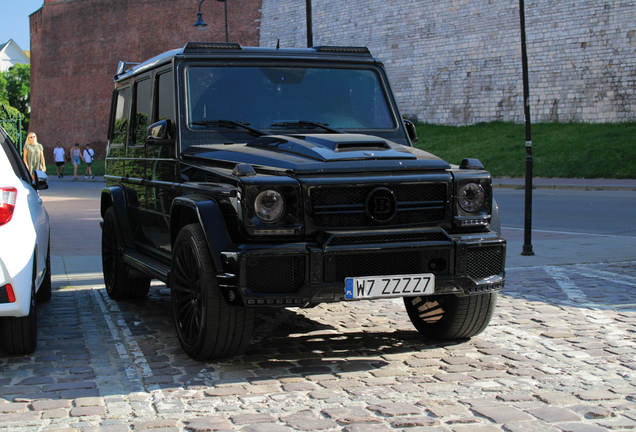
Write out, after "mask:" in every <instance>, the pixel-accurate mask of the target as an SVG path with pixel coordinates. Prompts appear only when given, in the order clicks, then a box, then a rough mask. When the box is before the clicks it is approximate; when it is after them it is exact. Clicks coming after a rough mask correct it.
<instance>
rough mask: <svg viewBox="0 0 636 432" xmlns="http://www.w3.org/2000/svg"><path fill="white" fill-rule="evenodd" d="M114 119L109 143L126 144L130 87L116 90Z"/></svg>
mask: <svg viewBox="0 0 636 432" xmlns="http://www.w3.org/2000/svg"><path fill="white" fill-rule="evenodd" d="M114 102H115V119H114V120H115V121H114V123H113V131H112V134H111V136H112V141H111V144H126V141H127V137H128V113H129V112H130V109H129V108H130V88H129V87H126V88H123V89H121V90H118V91H117V95H116V96H115V101H114Z"/></svg>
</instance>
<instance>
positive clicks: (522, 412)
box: [0, 259, 636, 432]
mask: <svg viewBox="0 0 636 432" xmlns="http://www.w3.org/2000/svg"><path fill="white" fill-rule="evenodd" d="M62 261H63V259H62ZM64 264H65V263H64V262H61V263H60V262H58V263H57V265H64ZM635 273H636V262H623V263H610V264H608V263H603V264H584V265H563V266H546V267H530V268H516V269H512V270H509V271H508V273H507V287H506V289H505V291H504V292H503V293H501V294H500V296H499V302H498V308H497V310H496V313H495V316H494V318H493V321H492V323H491V325H490V326H489V327H488V329H487V330H486V331H485V332H484V333H482V334H481V335H479V336H478V337H475V338H473V339H472V340H467V341H463V342H462V343H452V344H449V343H439V342H435V341H432V340H424V339H421V338H420V337H419V336H418V334H417V333H416V332H415V331H414V329H413V327H412V326H411V324H410V322H409V321H408V318H407V315H406V313H405V311H404V307H403V304H402V301H401V300H394V299H393V300H382V301H376V302H366V301H364V302H351V303H338V304H326V305H320V306H318V307H316V308H313V309H280V310H274V311H262V312H259V314H258V316H257V325H256V328H257V330H256V333H255V335H254V339H253V341H252V344H251V346H250V348H249V350H248V352H247V354H246V355H245V356H244V357H242V358H235V359H231V360H226V361H222V362H209V363H205V362H198V361H194V360H191V359H190V358H188V357H187V356H185V355H184V354H183V353H182V351H181V349H180V347H179V344H178V342H177V340H176V337H175V334H174V330H173V328H172V321H171V318H169V317H170V309H169V292H168V290H167V289H165V287H163V286H161V285H159V286H157V287H155V288H156V289H153V290H151V293H150V295H149V296H148V298H146V299H144V300H140V301H131V302H123V301H121V302H115V301H112V300H110V299H109V298H108V296H107V295H106V292H105V290H104V288H103V285H100V284H99V282H98V281H97V282H96V281H94V280H90V277H88V276H87V278H86V280H87V282H86V285H81V284H75V285H73V284H71V285H73V286H71V287H68V286H67V285H68V284H67V281H64V280H61V279H59V278H58V279H56V280H55V284H54V286H55V287H57V288H56V289H55V291H54V293H53V297H52V299H51V301H50V302H49V303H45V304H42V305H41V306H40V309H39V311H38V315H39V332H40V335H39V345H38V349H37V351H36V352H35V353H34V355H33V356H31V357H24V356H21V357H11V356H8V355H7V354H6V353H3V352H1V351H0V431H7V430H11V431H43V430H68V431H74V430H76V431H129V430H135V431H138V430H152V431H169V432H172V431H186V430H192V431H246V432H252V431H253V432H259V431H262V432H278V431H291V430H298V431H346V432H358V431H363V432H367V431H368V432H376V431H378V432H381V431H395V430H400V431H407V432H424V431H433V430H434V431H454V432H464V431H467V432H487V431H511V432H525V431H581V432H587V431H590V432H593V431H602V430H630V429H636V346H635V342H634V335H635V333H636V277H635V276H634V275H635ZM89 276H90V275H89ZM80 279H81V278H80Z"/></svg>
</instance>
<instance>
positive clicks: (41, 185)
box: [33, 170, 49, 190]
mask: <svg viewBox="0 0 636 432" xmlns="http://www.w3.org/2000/svg"><path fill="white" fill-rule="evenodd" d="M33 186H34V187H35V190H44V189H48V188H49V176H47V175H46V173H44V171H40V170H35V181H34V184H33Z"/></svg>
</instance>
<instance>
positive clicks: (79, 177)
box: [47, 173, 105, 182]
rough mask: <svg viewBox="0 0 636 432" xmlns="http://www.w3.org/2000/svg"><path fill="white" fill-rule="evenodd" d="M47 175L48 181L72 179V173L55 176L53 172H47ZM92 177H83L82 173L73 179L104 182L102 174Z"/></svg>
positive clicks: (70, 180) (68, 180)
mask: <svg viewBox="0 0 636 432" xmlns="http://www.w3.org/2000/svg"><path fill="white" fill-rule="evenodd" d="M47 175H48V176H49V181H50V182H72V181H73V174H71V175H68V174H67V175H65V176H64V177H63V178H59V177H58V176H57V174H55V173H53V174H47ZM93 177H94V178H84V175H83V174H82V175H79V174H78V175H77V180H75V181H81V182H104V181H105V180H104V176H93Z"/></svg>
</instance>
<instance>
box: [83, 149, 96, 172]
mask: <svg viewBox="0 0 636 432" xmlns="http://www.w3.org/2000/svg"><path fill="white" fill-rule="evenodd" d="M94 156H95V150H93V149H92V148H91V145H90V144H86V148H84V154H83V156H82V158H83V159H84V162H86V174H85V175H84V178H85V179H88V178H91V179H94V178H95V176H94V175H93V170H92V169H91V163H92V162H93V157H94Z"/></svg>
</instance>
